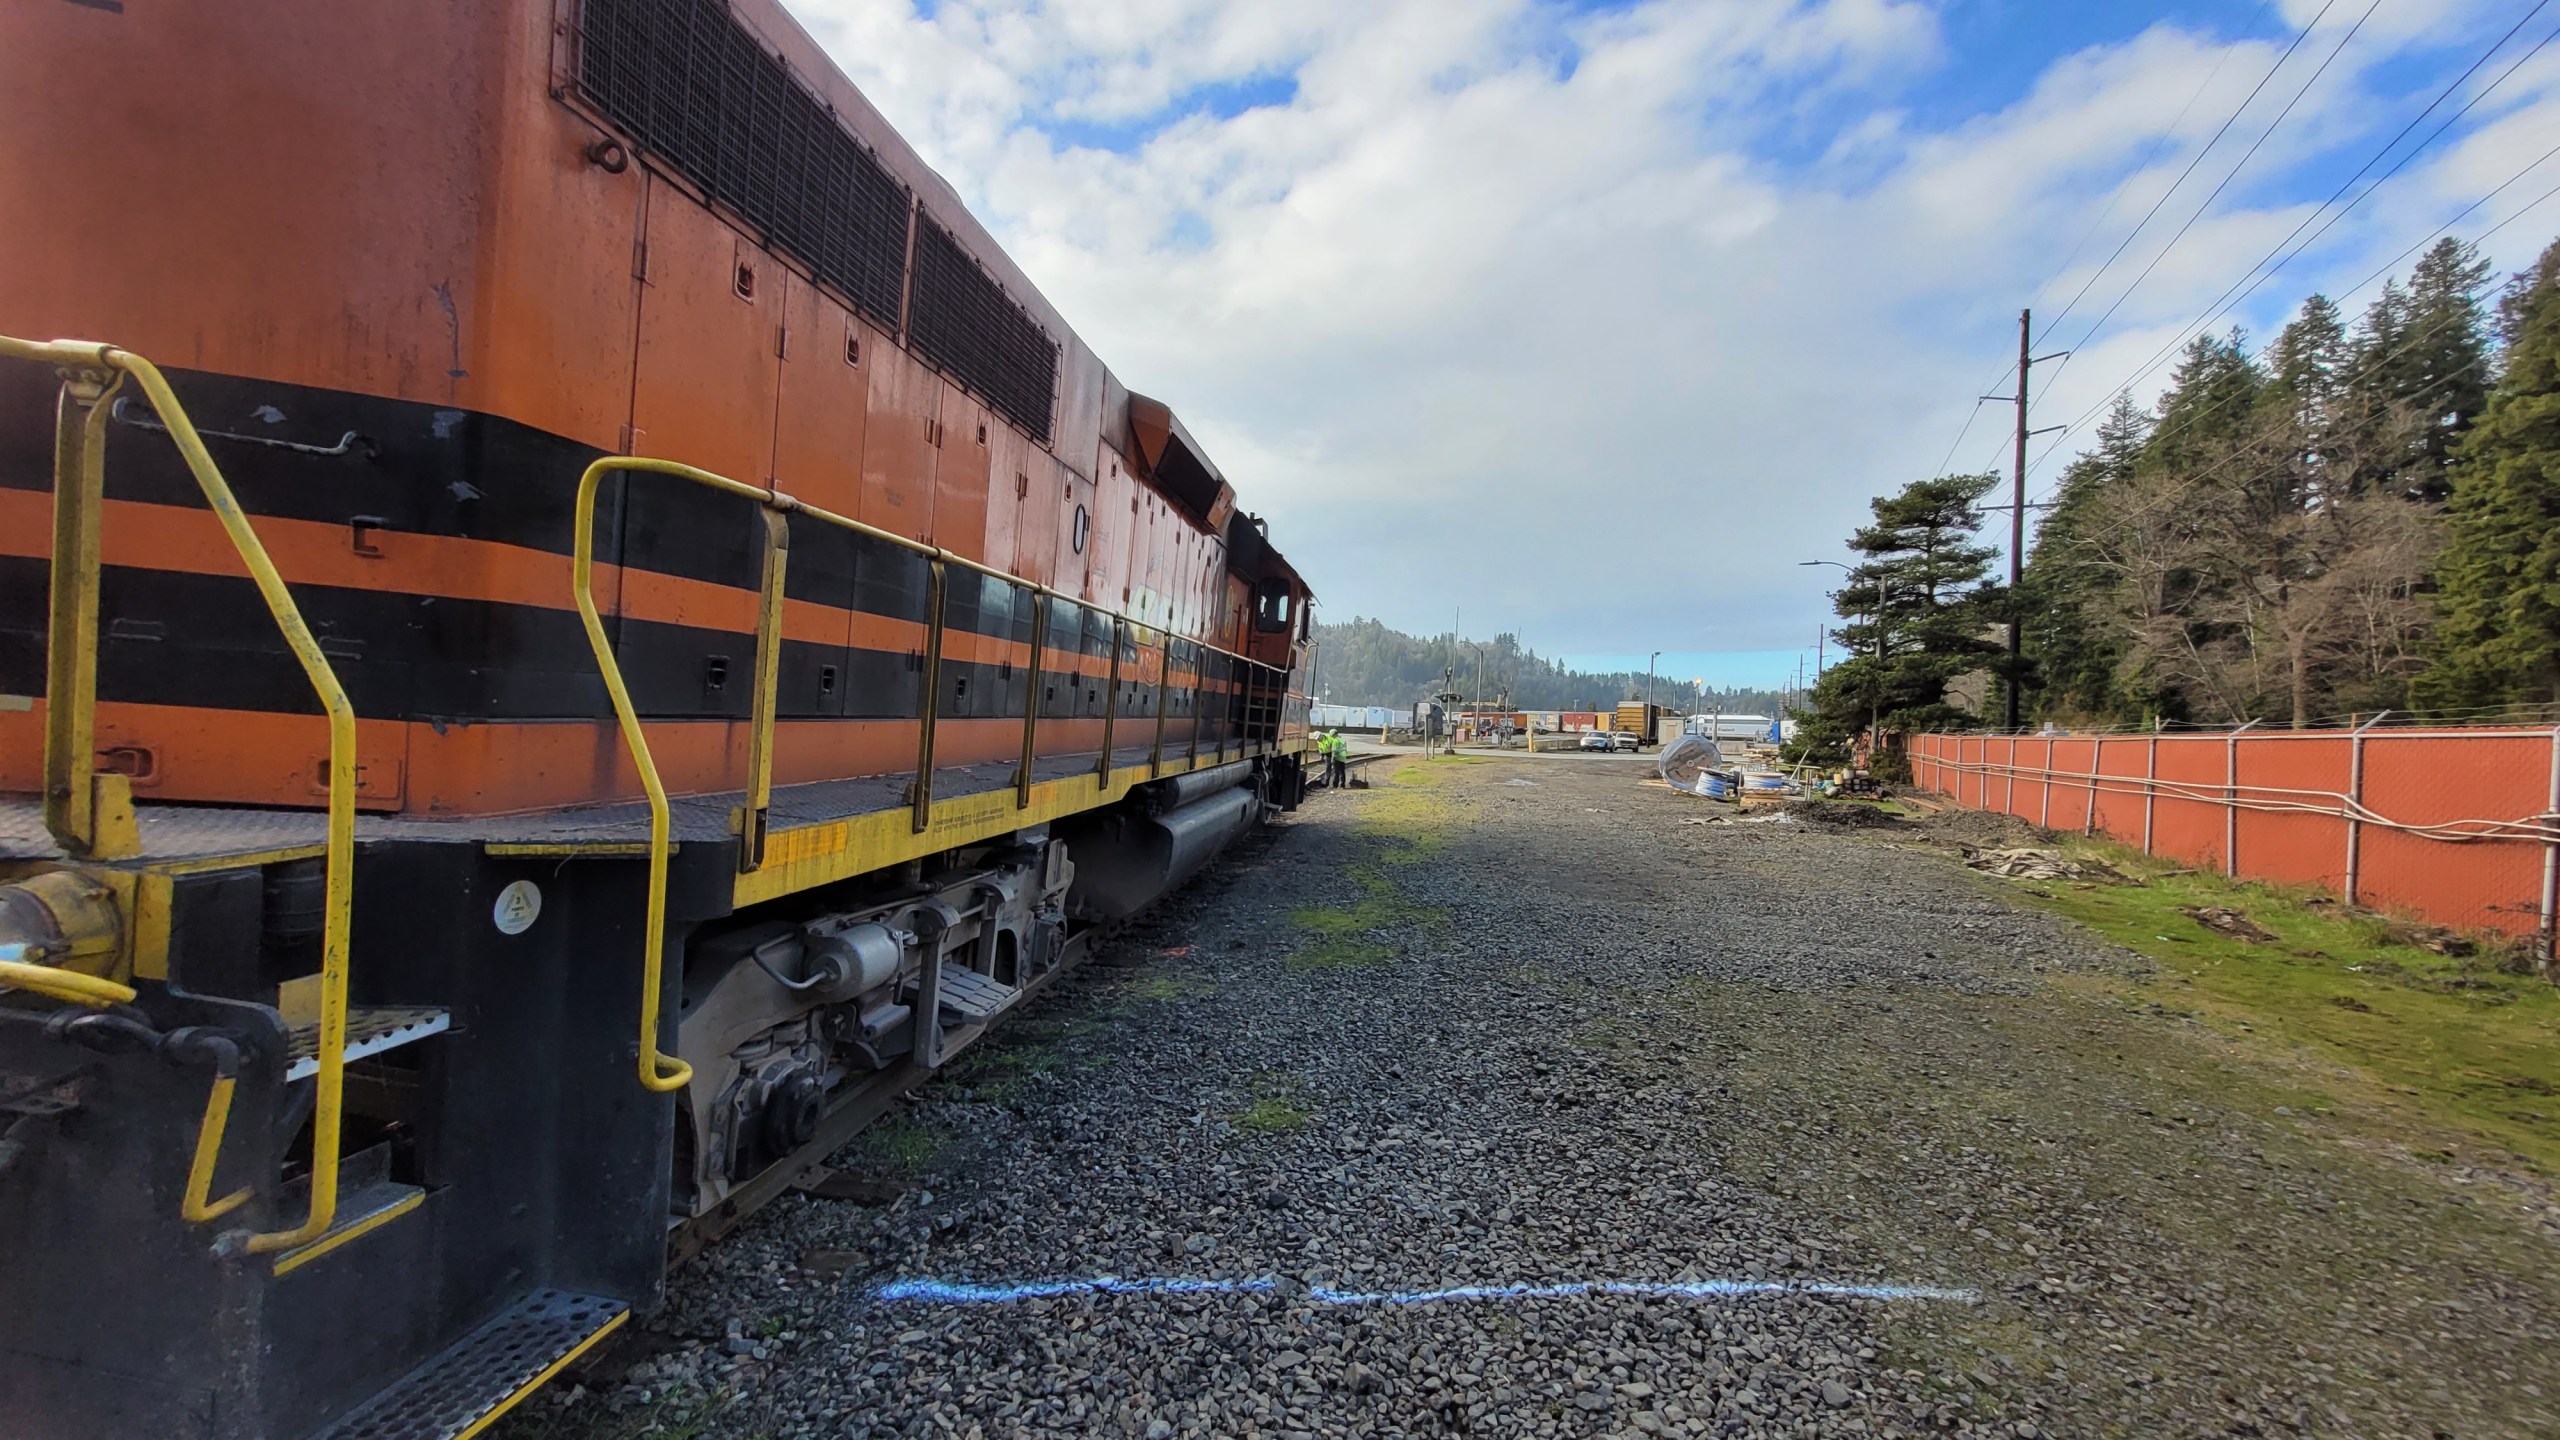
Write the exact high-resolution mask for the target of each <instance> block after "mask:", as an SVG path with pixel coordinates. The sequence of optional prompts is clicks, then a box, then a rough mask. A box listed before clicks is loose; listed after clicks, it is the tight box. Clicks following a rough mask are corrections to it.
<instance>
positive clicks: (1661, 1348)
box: [502, 757, 2560, 1440]
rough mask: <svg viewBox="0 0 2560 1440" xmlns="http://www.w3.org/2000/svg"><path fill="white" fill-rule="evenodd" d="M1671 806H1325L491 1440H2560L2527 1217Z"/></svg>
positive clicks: (1884, 852)
mask: <svg viewBox="0 0 2560 1440" xmlns="http://www.w3.org/2000/svg"><path fill="white" fill-rule="evenodd" d="M1649 768H1650V767H1649V765H1647V764H1646V763H1644V762H1637V761H1626V760H1614V759H1602V758H1596V757H1595V758H1592V759H1587V760H1586V759H1579V758H1575V757H1558V758H1555V759H1543V758H1541V759H1528V758H1516V759H1507V760H1488V761H1482V762H1477V763H1449V762H1439V763H1434V764H1430V765H1418V764H1417V765H1408V766H1404V767H1402V769H1401V772H1400V774H1398V776H1397V777H1396V778H1395V779H1393V780H1389V779H1388V778H1387V776H1386V775H1385V774H1384V773H1383V772H1385V771H1387V770H1388V769H1389V765H1384V764H1382V765H1380V766H1377V767H1374V769H1373V773H1377V774H1378V775H1379V779H1380V782H1381V783H1380V784H1379V785H1378V786H1377V788H1374V789H1370V790H1365V791H1363V790H1354V791H1349V792H1345V793H1341V794H1322V795H1318V796H1316V797H1315V798H1313V799H1311V800H1310V802H1309V803H1308V805H1307V806H1306V808H1304V809H1303V810H1301V811H1300V812H1298V813H1297V814H1296V815H1295V816H1292V817H1290V818H1288V819H1286V820H1284V821H1283V822H1281V823H1279V824H1277V825H1275V826H1273V827H1271V828H1270V829H1268V830H1267V831H1265V832H1264V833H1262V834H1261V835H1259V836H1257V837H1254V838H1252V839H1250V840H1248V841H1247V842H1245V843H1244V844H1243V845H1242V846H1240V847H1239V849H1238V851H1237V852H1236V853H1234V854H1232V855H1231V856H1230V857H1228V858H1227V859H1226V860H1224V861H1222V862H1221V863H1220V864H1219V865H1218V866H1217V867H1215V868H1214V869H1213V870H1212V871H1211V872H1209V873H1208V874H1206V875H1204V876H1203V877H1202V878H1201V879H1200V880H1198V881H1196V882H1195V883H1194V884H1193V886H1192V887H1191V889H1190V890H1189V891H1188V892H1186V893H1185V894H1183V895H1182V896H1179V897H1176V898H1175V899H1173V900H1171V901H1168V902H1167V903H1166V904H1164V905H1163V906H1161V907H1159V909H1158V910H1157V911H1155V912H1153V913H1152V914H1151V915H1150V916H1149V917H1148V918H1146V919H1145V920H1144V921H1142V922H1141V923H1140V924H1139V925H1138V926H1137V927H1135V928H1134V929H1133V930H1131V931H1130V932H1128V933H1127V934H1125V935H1124V936H1122V937H1121V938H1120V939H1118V940H1116V941H1114V942H1113V944H1112V946H1111V947H1110V948H1109V949H1108V950H1107V951H1106V952H1105V953H1104V954H1103V955H1101V956H1099V957H1097V959H1096V961H1095V962H1093V963H1091V964H1089V965H1088V966H1087V967H1086V968H1085V969H1084V970H1082V971H1081V972H1079V973H1078V974H1077V975H1075V976H1072V977H1069V979H1067V980H1066V981H1065V982H1063V983H1062V984H1061V985H1060V986H1059V987H1057V988H1056V989H1054V990H1053V991H1052V992H1050V993H1049V994H1048V995H1046V996H1044V997H1043V998H1042V999H1040V1000H1039V1001H1038V1002H1036V1003H1035V1004H1034V1005H1032V1006H1031V1007H1029V1011H1028V1013H1023V1014H1017V1015H1015V1016H1013V1017H1010V1018H1009V1020H1008V1021H1007V1023H1006V1025H1005V1026H1004V1027H1003V1029H1002V1030H1001V1031H1000V1032H999V1033H998V1034H997V1035H996V1036H994V1037H992V1038H990V1039H989V1040H987V1041H985V1042H983V1043H982V1044H981V1045H980V1046H979V1047H978V1048H977V1049H976V1050H974V1051H972V1052H970V1053H969V1054H967V1055H964V1056H963V1057H961V1058H960V1059H959V1060H957V1061H955V1062H954V1063H953V1064H952V1065H951V1066H950V1067H949V1068H948V1069H947V1070H946V1071H945V1072H944V1074H943V1075H942V1077H941V1078H939V1079H937V1080H936V1082H935V1083H933V1084H932V1085H930V1086H928V1087H927V1088H926V1089H925V1090H923V1091H922V1092H920V1093H919V1094H918V1095H917V1096H916V1097H915V1098H914V1099H913V1100H912V1101H911V1102H910V1103H908V1104H907V1105H905V1106H904V1107H902V1109H901V1110H900V1112H898V1113H897V1114H896V1115H895V1116H893V1117H892V1118H891V1119H890V1120H888V1121H886V1122H884V1123H883V1124H881V1125H879V1126H876V1127H874V1129H873V1130H872V1131H871V1132H870V1133H868V1134H866V1135H865V1136H864V1137H863V1138H862V1139H860V1140H858V1141H857V1142H856V1143H855V1144H854V1145H853V1146H851V1147H849V1148H848V1150H847V1151H846V1152H845V1153H843V1154H842V1155H840V1156H838V1157H836V1159H835V1161H834V1162H833V1163H834V1164H835V1165H836V1167H837V1168H838V1169H840V1170H842V1171H844V1172H846V1173H848V1174H851V1175H853V1176H857V1177H863V1178H867V1179H873V1180H885V1181H892V1182H899V1183H901V1184H903V1185H904V1186H905V1187H907V1188H906V1189H905V1190H904V1191H903V1193H898V1194H897V1198H895V1199H894V1200H893V1201H891V1202H890V1203H887V1204H861V1203H855V1202H852V1201H847V1200H828V1199H822V1198H817V1197H814V1196H808V1195H796V1194H795V1195H792V1196H788V1197H786V1198H785V1199H783V1200H781V1201H779V1202H777V1203H776V1204H775V1205H773V1206H772V1207H770V1208H768V1209H767V1210H766V1211H765V1212H763V1213H762V1214H760V1215H758V1216H756V1217H755V1218H754V1219H753V1220H751V1221H750V1222H749V1223H747V1224H746V1225H744V1226H743V1227H741V1229H740V1230H739V1231H738V1233H737V1234H735V1235H734V1236H732V1237H731V1238H730V1239H729V1240H727V1241H726V1242H724V1243H723V1244H722V1245H720V1246H719V1247H717V1248H715V1249H714V1250H713V1251H712V1252H711V1253H709V1254H708V1255H707V1256H705V1257H704V1258H702V1259H700V1260H698V1261H696V1262H694V1263H693V1264H692V1265H691V1266H689V1267H688V1268H686V1269H685V1270H682V1271H680V1272H678V1273H677V1274H676V1275H675V1276H674V1277H673V1279H672V1280H671V1282H670V1286H669V1293H668V1297H667V1304H666V1306H665V1308H664V1309H663V1310H661V1311H660V1312H659V1313H658V1314H656V1315H655V1316H654V1317H651V1318H650V1319H649V1320H648V1321H647V1322H646V1325H645V1326H644V1327H643V1330H642V1333H641V1334H639V1335H637V1336H635V1337H634V1339H633V1340H632V1341H631V1342H629V1343H627V1344H625V1345H624V1346H622V1347H621V1348H620V1350H619V1351H618V1352H617V1354H616V1355H615V1356H613V1357H611V1358H609V1359H608V1360H607V1361H606V1362H604V1363H602V1364H600V1365H599V1366H597V1367H596V1368H595V1369H593V1370H591V1371H590V1372H588V1373H586V1374H584V1375H582V1376H579V1377H576V1378H578V1379H579V1380H580V1382H581V1383H580V1384H578V1385H576V1386H563V1387H558V1388H557V1389H556V1390H555V1392H554V1393H552V1394H550V1395H547V1396H545V1397H542V1398H538V1399H536V1400H535V1401H534V1402H533V1403H532V1404H531V1405H529V1406H528V1407H527V1408H526V1411H525V1412H524V1413H522V1414H520V1415H519V1416H518V1417H516V1418H514V1419H512V1420H510V1421H509V1422H508V1428H507V1429H506V1430H505V1431H503V1432H502V1433H504V1434H506V1435H510V1436H513V1437H515V1440H531V1437H562V1440H568V1437H582V1440H583V1437H636V1436H643V1435H650V1434H658V1435H665V1436H684V1437H695V1436H702V1437H709V1436H724V1437H726V1436H735V1437H742V1440H743V1437H762V1440H784V1437H804V1436H805V1437H817V1436H826V1437H836V1436H891V1435H896V1436H944V1435H948V1436H962V1437H966V1436H983V1437H998V1436H1017V1435H1021V1436H1048V1435H1078V1436H1087V1435H1090V1436H1129V1437H1146V1440H1170V1437H1175V1436H1220V1437H1226V1436H1260V1437H1294V1436H1390V1435H1418V1436H1438V1435H1484V1436H1620V1435H1674V1436H1817V1435H1818V1436H1829V1435H1915V1434H1924V1433H1925V1434H1949V1433H1952V1434H1965V1435H1985V1436H2018V1437H2032V1436H2039V1435H2062V1436H2077V1435H2125V1436H2150V1435H2225V1434H2259V1435H2280V1434H2305V1435H2375V1436H2399V1435H2415V1436H2431V1435H2460V1436H2479V1435H2516V1436H2527V1435H2549V1434H2554V1433H2560V1405H2555V1403H2554V1401H2555V1399H2560V1395H2555V1394H2554V1392H2553V1388H2552V1387H2553V1386H2554V1385H2555V1384H2560V1380H2555V1379H2554V1377H2555V1375H2560V1368H2555V1367H2554V1365H2553V1363H2552V1360H2551V1357H2552V1356H2553V1355H2554V1354H2560V1344H2556V1343H2555V1342H2560V1255H2555V1249H2554V1246H2555V1233H2556V1231H2560V1227H2555V1226H2554V1224H2553V1220H2552V1212H2551V1210H2550V1208H2549V1206H2548V1204H2547V1203H2546V1201H2545V1200H2544V1199H2543V1198H2542V1192H2541V1191H2540V1190H2539V1189H2538V1188H2537V1187H2535V1186H2534V1185H2532V1184H2530V1183H2519V1184H2509V1183H2493V1180H2492V1177H2483V1176H2478V1175H2474V1174H2472V1173H2471V1172H2468V1171H2459V1170H2457V1169H2454V1168H2450V1167H2445V1166H2429V1165H2425V1164H2421V1163H2419V1162H2418V1161H2417V1160H2415V1159H2412V1158H2411V1157H2410V1156H2408V1155H2406V1154H2402V1153H2397V1152H2390V1153H2384V1152H2378V1151H2376V1150H2375V1149H2374V1148H2372V1147H2370V1146H2358V1145H2351V1144H2348V1143H2346V1142H2345V1141H2344V1140H2342V1139H2341V1138H2340V1137H2339V1136H2338V1135H2335V1134H2332V1133H2330V1132H2329V1131H2327V1130H2325V1129H2324V1128H2323V1127H2322V1125H2321V1124H2320V1122H2319V1121H2318V1119H2317V1118H2316V1117H2314V1116H2312V1115H2308V1114H2304V1113H2299V1110H2298V1106H2288V1105H2284V1104H2279V1103H2276V1102H2277V1099H2278V1098H2279V1097H2283V1096H2290V1095H2295V1094H2297V1093H2298V1091H2297V1089H2294V1088H2288V1086H2289V1085H2293V1084H2295V1083H2297V1082H2298V1078H2299V1077H2294V1079H2293V1080H2291V1081H2288V1080H2287V1079H2286V1077H2284V1075H2283V1074H2282V1065H2283V1064H2284V1060H2283V1057H2270V1056H2261V1055H2255V1054H2251V1053H2247V1052H2244V1051H2239V1050H2235V1049H2234V1048H2233V1047H2232V1046H2231V1045H2230V1044H2229V1043H2227V1041H2226V1040H2225V1039H2223V1038H2222V1037H2219V1036H2216V1035H2213V1034H2210V1033H2207V1032H2205V1031H2203V1030H2202V1029H2200V1028H2199V1027H2198V1026H2197V1025H2195V1024H2194V1022H2193V1021H2192V1020H2190V1019H2188V1018H2187V1017H2184V1016H2182V1015H2180V1014H2178V1013H2176V1012H2175V1010H2174V1009H2173V1008H2170V1007H2164V1006H2162V1005H2160V1004H2158V1003H2156V1002H2154V1001H2151V1000H2149V999H2147V998H2146V995H2147V993H2148V992H2147V991H2146V988H2145V983H2144V982H2145V976H2146V974H2147V972H2148V966H2147V964H2146V962H2144V961H2143V960H2142V959H2141V958H2140V957H2138V956H2135V955H2133V954H2130V953H2129V952H2126V951H2123V950H2119V949H2115V948H2113V947H2110V946H2107V945H2104V944H2102V943H2100V942H2098V941H2097V940H2096V939H2095V938H2094V937H2091V936H2089V935H2087V934H2086V933H2085V932H2081V931H2079V930H2077V929H2076V928H2075V927H2072V926H2071V925H2069V924H2068V923H2067V922H2064V921H2061V920H2057V919H2054V918H2052V917H2049V916H2046V915H2044V914H2041V913H2038V912H2035V911H2032V910H2029V909H2026V908H2023V907H2022V906H2021V905H2020V904H2019V903H2018V902H2017V901H2016V900H2015V899H2014V898H2012V896H2011V894H2010V893H2008V892H2005V891H2004V889H2003V888H2002V887H2003V886H2004V885H2005V884H2007V883H2009V882H2003V881H1999V880H1994V879H1990V878H1987V877H1983V876H1980V875H1975V874H1972V873H1970V872H1967V871H1965V870H1964V869H1962V868H1961V866H1960V865H1959V863H1958V862H1957V860H1956V859H1955V858H1954V855H1953V853H1952V851H1951V850H1950V849H1948V848H1947V845H1946V844H1945V843H1944V842H1945V840H1946V838H1948V837H1941V836H1938V835H1936V834H1935V833H1934V831H1933V827H1932V826H1931V825H1925V824H1903V823H1899V822H1896V823H1894V824H1889V825H1881V826H1880V825H1875V824H1872V823H1867V824H1858V825H1843V824H1833V823H1826V822H1825V821H1824V820H1823V819H1822V818H1821V817H1819V816H1816V815H1807V814H1789V815H1788V818H1787V819H1786V820H1784V821H1778V822H1772V823H1758V824H1751V825H1732V824H1726V825H1695V824H1690V825H1683V824H1680V823H1679V822H1681V821H1683V820H1695V819H1698V818H1700V817H1702V816H1706V815H1711V814H1716V813H1725V812H1723V811H1722V810H1721V807H1713V806H1710V805H1708V804H1707V803H1706V802H1703V801H1699V800H1696V799H1694V798H1691V797H1687V796H1683V795H1679V794H1676V793H1673V792H1671V791H1669V790H1667V789H1664V788H1661V787H1659V786H1645V785H1643V784H1642V783H1640V782H1641V780H1642V778H1643V777H1644V776H1645V774H1646V773H1647V772H1648V770H1649ZM1942 828H1951V829H1960V830H1963V831H1964V832H1965V833H1964V836H1963V838H1965V839H1967V840H1968V841H1976V842H1978V841H1980V840H1982V839H1985V838H1988V837H1985V836H1977V835H1974V834H1973V833H1972V830H1973V829H1978V828H1980V826H1979V824H1978V823H1977V822H1976V821H1974V820H1969V819H1966V820H1950V821H1946V822H1942ZM889 1188H890V1189H891V1190H892V1191H895V1190H896V1189H897V1186H896V1185H892V1186H890V1187H889ZM919 1282H921V1283H919ZM1041 1282H1060V1283H1061V1284H1062V1285H1063V1286H1065V1287H1066V1288H1062V1289H1056V1290H1053V1291H1049V1292H1041V1291H1038V1290H1031V1291H1025V1290H1023V1289H1022V1288H1021V1287H1025V1286H1033V1285H1037V1284H1039V1283H1041ZM1104 1282H1107V1283H1104ZM1612 1285H1620V1286H1623V1287H1624V1288H1622V1289H1610V1288H1607V1287H1609V1286H1612ZM900 1287H904V1288H903V1289H902V1288H900ZM935 1287H976V1288H974V1289H971V1288H962V1289H958V1290H952V1289H938V1288H935ZM1903 1287H1908V1288H1911V1289H1915V1290H1917V1291H1920V1292H1924V1293H1920V1294H1913V1295H1905V1294H1904V1293H1903ZM1460 1290H1462V1291H1465V1292H1467V1293H1464V1294H1454V1295H1453V1294H1449V1293H1447V1292H1451V1291H1460ZM998 1295H1001V1296H1003V1297H1005V1298H995V1297H996V1296H998Z"/></svg>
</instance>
